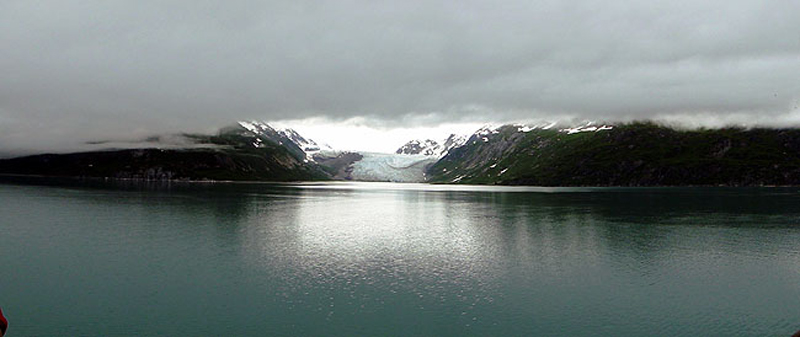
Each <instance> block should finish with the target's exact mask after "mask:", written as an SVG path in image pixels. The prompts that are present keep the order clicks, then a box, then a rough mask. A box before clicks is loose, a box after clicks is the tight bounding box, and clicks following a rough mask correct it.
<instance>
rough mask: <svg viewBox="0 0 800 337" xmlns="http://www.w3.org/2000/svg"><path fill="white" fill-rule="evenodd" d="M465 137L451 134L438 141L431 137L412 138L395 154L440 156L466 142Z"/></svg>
mask: <svg viewBox="0 0 800 337" xmlns="http://www.w3.org/2000/svg"><path fill="white" fill-rule="evenodd" d="M466 141H467V137H464V136H459V135H456V134H451V135H450V136H449V137H447V139H445V140H443V141H441V142H438V141H435V140H432V139H425V140H419V139H413V140H410V141H408V143H405V144H404V145H403V146H401V147H400V148H398V149H397V151H395V153H396V154H407V155H423V156H436V157H442V156H444V155H446V154H447V153H448V152H450V150H452V149H453V148H456V147H459V146H462V145H464V143H466Z"/></svg>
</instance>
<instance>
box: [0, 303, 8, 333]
mask: <svg viewBox="0 0 800 337" xmlns="http://www.w3.org/2000/svg"><path fill="white" fill-rule="evenodd" d="M6 329H8V320H7V319H6V317H5V316H3V309H0V331H2V332H0V336H2V335H5V334H6Z"/></svg>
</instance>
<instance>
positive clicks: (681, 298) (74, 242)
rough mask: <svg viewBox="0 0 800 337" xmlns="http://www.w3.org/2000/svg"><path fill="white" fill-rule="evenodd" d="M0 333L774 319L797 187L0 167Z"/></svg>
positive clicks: (783, 287) (347, 331) (769, 332)
mask: <svg viewBox="0 0 800 337" xmlns="http://www.w3.org/2000/svg"><path fill="white" fill-rule="evenodd" d="M0 233H1V234H0V307H2V308H3V310H4V312H5V313H6V315H7V316H8V318H9V320H10V330H9V334H8V336H11V337H13V336H123V335H126V336H211V335H216V336H266V335H269V336H300V335H304V336H309V335H330V336H353V335H372V336H375V335H403V336H465V335H474V336H487V335H495V336H788V335H791V334H792V333H794V332H795V331H797V330H798V329H800V189H794V188H753V189H733V188H663V189H657V188H656V189H613V188H605V189H604V188H598V189H585V188H563V189H559V188H499V187H462V186H456V187H451V186H428V185H416V184H381V183H360V184H359V183H352V184H346V183H336V184H298V185H270V184H174V183H173V184H166V185H164V184H137V183H103V182H79V181H69V180H64V181H55V180H42V179H20V178H2V180H0Z"/></svg>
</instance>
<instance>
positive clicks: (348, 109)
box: [0, 0, 800, 152]
mask: <svg viewBox="0 0 800 337" xmlns="http://www.w3.org/2000/svg"><path fill="white" fill-rule="evenodd" d="M798 13H800V1H797V0H762V1H753V0H708V1H697V0H690V1H684V0H670V1H613V0H602V1H583V0H574V1H561V0H558V1H529V0H525V1H516V0H509V1H500V2H495V1H468V0H467V1H452V0H448V1H428V2H416V1H406V0H403V1H380V0H377V1H376V0H369V1H345V0H342V1H313V2H312V1H300V0H291V1H285V2H284V1H218V2H210V1H198V0H191V1H188V0H187V1H146V0H141V1H108V0H102V1H89V0H80V1H68V0H59V1H32V0H21V1H15V0H3V1H0V152H2V151H20V150H36V149H40V150H45V149H56V148H59V147H66V146H68V145H70V144H77V143H80V142H82V141H86V140H93V139H101V138H126V137H127V138H135V137H141V136H143V135H149V134H154V133H163V132H176V131H203V132H211V131H213V130H215V129H217V128H219V127H220V126H224V125H225V124H230V123H231V122H233V121H235V120H239V119H259V120H268V121H278V122H280V121H284V122H285V121H287V120H292V121H298V120H305V121H304V122H303V123H304V125H308V123H309V121H314V122H316V123H318V124H319V125H323V124H326V123H327V125H329V126H330V127H331V128H333V127H338V126H342V125H351V126H352V124H353V121H358V123H360V124H359V125H362V126H364V127H368V128H371V130H373V131H375V132H378V131H381V130H397V129H396V128H404V129H406V130H412V129H418V130H423V129H425V130H429V131H430V130H434V129H436V130H439V129H437V128H440V127H442V126H443V124H448V125H455V124H458V125H462V126H463V125H473V124H481V123H487V122H494V123H499V122H507V121H533V120H552V119H563V118H566V119H569V118H574V119H578V120H580V119H591V120H598V119H600V120H630V119H641V118H655V119H664V120H671V121H682V122H687V121H688V123H701V124H712V125H716V124H720V123H745V122H747V123H759V124H769V125H790V124H791V125H797V124H798V123H800V110H798V107H797V106H798V100H799V99H800V19H798ZM303 123H301V124H303ZM328 130H330V128H329V129H328ZM343 130H344V129H343ZM312 136H313V135H312Z"/></svg>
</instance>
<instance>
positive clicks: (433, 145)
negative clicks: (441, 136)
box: [395, 139, 442, 156]
mask: <svg viewBox="0 0 800 337" xmlns="http://www.w3.org/2000/svg"><path fill="white" fill-rule="evenodd" d="M441 152H442V145H441V144H439V142H437V141H435V140H432V139H426V140H418V139H414V140H410V141H408V143H405V145H403V146H401V147H400V148H399V149H397V151H395V153H396V154H409V155H418V154H421V155H425V156H438V155H439V153H441Z"/></svg>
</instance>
